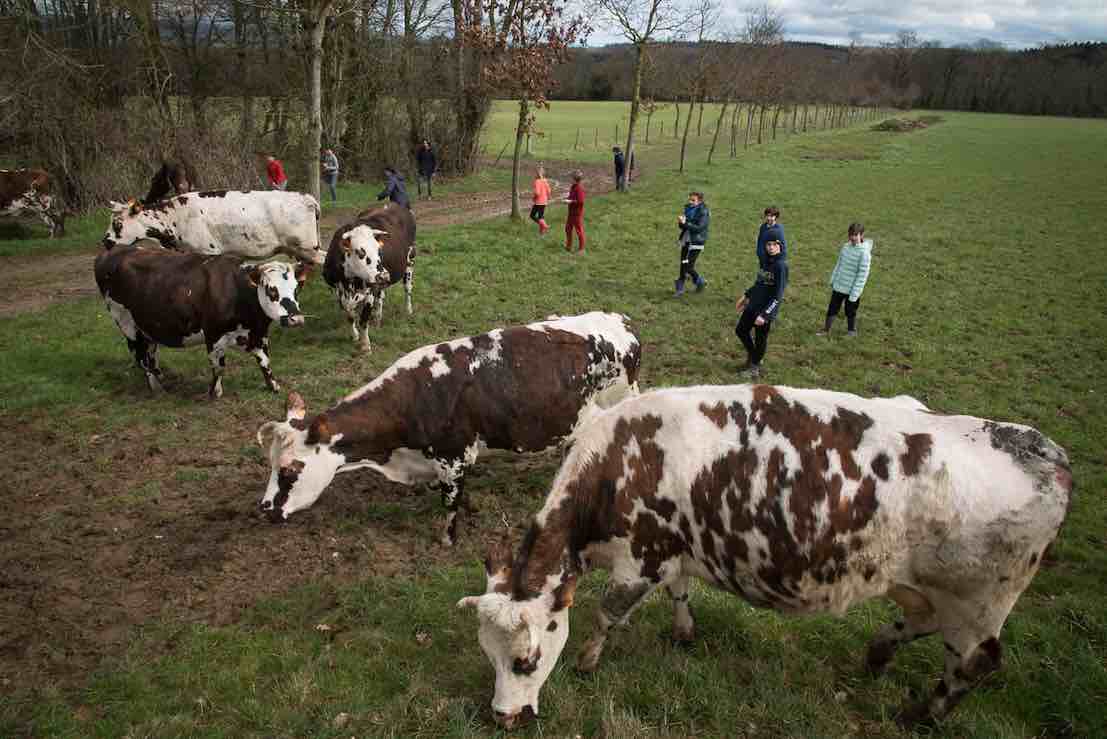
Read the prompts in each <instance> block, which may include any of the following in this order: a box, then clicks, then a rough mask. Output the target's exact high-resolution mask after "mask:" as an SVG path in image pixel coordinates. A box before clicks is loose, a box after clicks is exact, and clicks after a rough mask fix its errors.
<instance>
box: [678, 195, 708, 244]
mask: <svg viewBox="0 0 1107 739" xmlns="http://www.w3.org/2000/svg"><path fill="white" fill-rule="evenodd" d="M710 224H711V211H709V210H708V209H707V203H699V204H698V205H685V206H684V224H683V225H682V226H681V227H680V231H681V241H682V242H683V241H684V239H685V238H687V240H688V245H689V246H690V247H691V248H693V249H702V248H703V247H704V245H705V244H706V243H707V230H708V226H709V225H710Z"/></svg>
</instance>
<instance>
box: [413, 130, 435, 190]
mask: <svg viewBox="0 0 1107 739" xmlns="http://www.w3.org/2000/svg"><path fill="white" fill-rule="evenodd" d="M415 164H416V177H415V186H416V187H417V188H418V189H419V194H420V195H422V194H423V180H426V181H427V199H428V200H433V199H434V197H433V195H432V193H431V181H432V180H433V179H434V173H435V172H436V171H437V170H438V161H437V160H436V159H435V158H434V149H432V148H431V145H430V142H429V141H427V140H426V139H423V143H422V144H420V145H419V148H418V149H417V150H416V152H415Z"/></svg>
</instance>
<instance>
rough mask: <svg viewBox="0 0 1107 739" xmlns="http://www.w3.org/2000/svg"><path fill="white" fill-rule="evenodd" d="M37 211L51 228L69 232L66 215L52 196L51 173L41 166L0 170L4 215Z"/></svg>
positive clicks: (54, 232)
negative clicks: (66, 229)
mask: <svg viewBox="0 0 1107 739" xmlns="http://www.w3.org/2000/svg"><path fill="white" fill-rule="evenodd" d="M23 213H34V214H35V215H37V216H38V217H39V218H41V219H42V221H43V223H45V224H46V226H47V228H49V229H50V238H54V237H55V236H62V235H64V234H65V214H64V212H63V211H62V210H61V209H60V208H58V207H57V204H56V203H55V201H54V198H53V196H51V195H50V175H48V174H47V173H46V172H44V171H43V170H41V169H14V170H13V169H0V216H18V215H21V214H23Z"/></svg>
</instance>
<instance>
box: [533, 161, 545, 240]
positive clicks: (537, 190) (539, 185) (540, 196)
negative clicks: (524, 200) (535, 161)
mask: <svg viewBox="0 0 1107 739" xmlns="http://www.w3.org/2000/svg"><path fill="white" fill-rule="evenodd" d="M532 199H533V201H534V204H533V205H531V206H530V219H531V220H532V221H534V222H535V223H537V224H538V235H539V236H545V235H546V232H547V231H549V230H550V227H549V225H548V224H547V223H546V204H547V203H548V202H550V181H549V180H547V179H546V169H545V167H543V166H542V165H539V166H538V169H537V170H536V171H535V177H534V195H533V196H532Z"/></svg>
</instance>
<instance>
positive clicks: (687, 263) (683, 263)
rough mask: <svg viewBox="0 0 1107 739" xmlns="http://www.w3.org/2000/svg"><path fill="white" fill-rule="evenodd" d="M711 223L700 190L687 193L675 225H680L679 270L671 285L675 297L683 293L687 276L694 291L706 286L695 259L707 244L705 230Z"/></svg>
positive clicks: (709, 214)
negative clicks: (685, 203)
mask: <svg viewBox="0 0 1107 739" xmlns="http://www.w3.org/2000/svg"><path fill="white" fill-rule="evenodd" d="M710 223H711V213H710V211H708V209H707V203H705V202H704V201H703V193H702V192H696V191H693V192H690V193H688V204H687V205H685V206H684V212H683V213H682V214H681V215H680V216H678V217H677V225H679V226H680V239H679V240H678V242H677V243H679V244H680V271H679V272H678V274H677V279H676V282H675V283H674V284H673V287H674V288H675V289H676V293H675V295H676V297H678V298H679V297H680V296H682V295H684V282H685V280H686V279H687V278H688V277H691V278H692V284H694V285H695V286H696V292H700V291H701V290H703V289H704V287H706V286H707V280H705V279H703V277H702V276H701V275H700V273H699V272H697V271H696V259H698V258H699V256H700V253H701V252H703V247H704V246H705V245H706V244H707V230H708V225H709V224H710Z"/></svg>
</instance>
